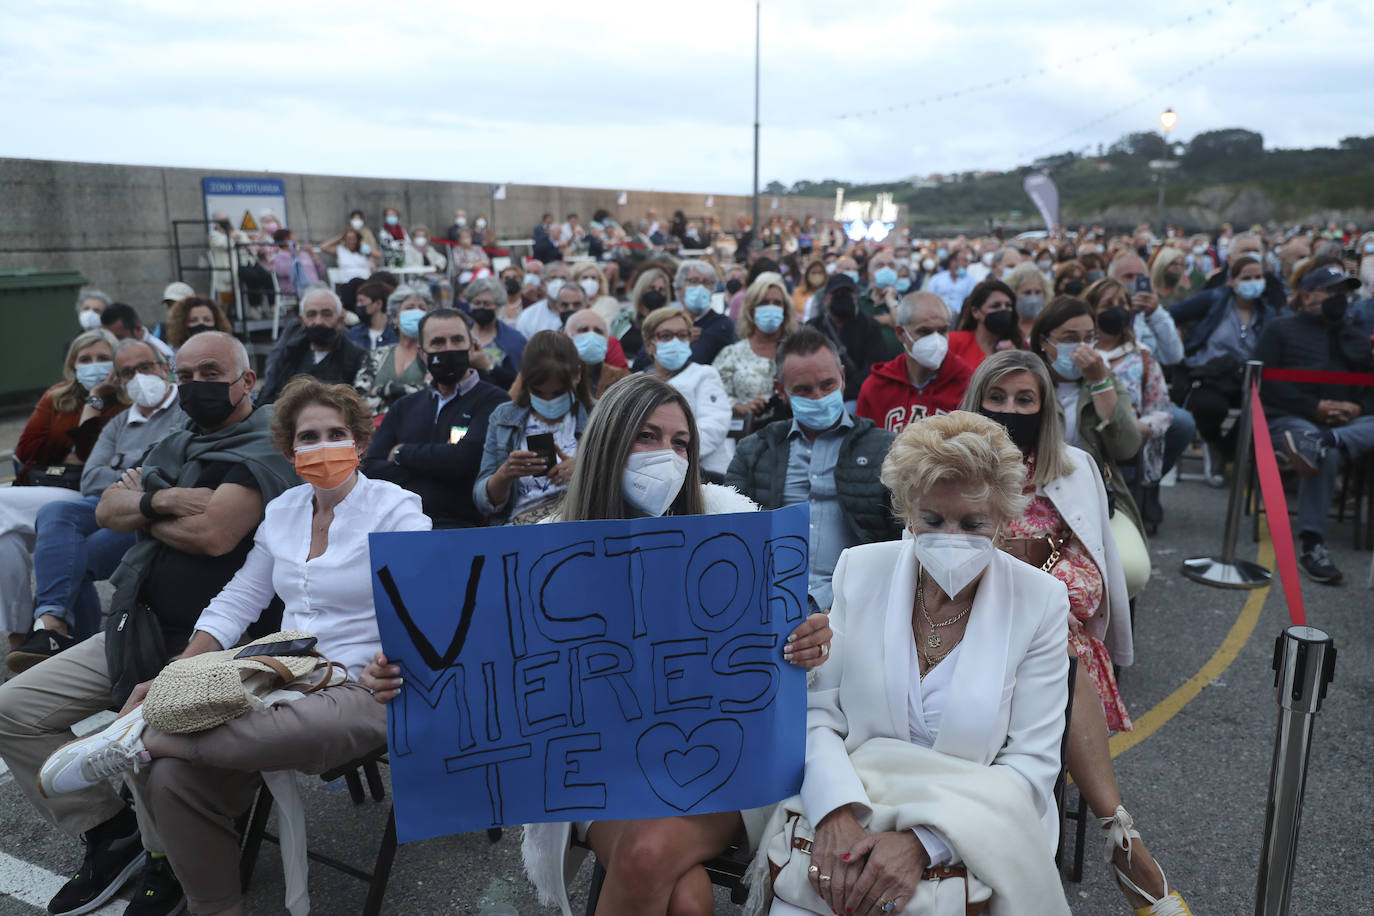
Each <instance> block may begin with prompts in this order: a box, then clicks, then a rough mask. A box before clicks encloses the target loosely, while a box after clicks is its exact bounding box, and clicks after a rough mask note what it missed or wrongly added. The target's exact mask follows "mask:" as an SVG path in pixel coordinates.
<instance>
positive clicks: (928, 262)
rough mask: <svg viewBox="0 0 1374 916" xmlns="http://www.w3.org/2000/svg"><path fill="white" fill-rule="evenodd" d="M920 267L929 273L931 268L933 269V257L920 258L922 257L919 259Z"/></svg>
mask: <svg viewBox="0 0 1374 916" xmlns="http://www.w3.org/2000/svg"><path fill="white" fill-rule="evenodd" d="M921 269H922V270H924V271H925V272H926V273H930V272H931V271H932V270H934V269H935V259H934V258H922V259H921Z"/></svg>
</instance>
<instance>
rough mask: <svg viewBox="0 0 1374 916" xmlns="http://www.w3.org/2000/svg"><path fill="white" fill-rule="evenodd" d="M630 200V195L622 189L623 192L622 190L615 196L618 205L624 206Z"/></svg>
mask: <svg viewBox="0 0 1374 916" xmlns="http://www.w3.org/2000/svg"><path fill="white" fill-rule="evenodd" d="M629 202H630V195H629V194H627V193H625V192H624V191H621V192H620V193H619V194H617V195H616V197H615V205H616V206H617V207H623V206H625V205H626V204H628V203H629Z"/></svg>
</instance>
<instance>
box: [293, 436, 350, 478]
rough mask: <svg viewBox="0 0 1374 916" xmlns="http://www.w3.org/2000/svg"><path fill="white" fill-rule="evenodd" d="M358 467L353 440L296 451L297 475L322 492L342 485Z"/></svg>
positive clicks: (311, 446) (305, 446)
mask: <svg viewBox="0 0 1374 916" xmlns="http://www.w3.org/2000/svg"><path fill="white" fill-rule="evenodd" d="M357 467H358V450H357V449H356V448H355V447H354V446H353V440H351V439H350V440H348V441H346V442H321V443H319V444H318V445H302V446H301V447H300V448H298V449H296V473H297V474H299V475H300V476H301V480H304V481H305V482H306V483H308V484H313V485H314V486H316V487H319V488H320V489H321V490H332V489H334V488H335V487H337V486H339V485H341V484H342V483H344V482H345V481H346V480H348V477H349V475H350V474H352V473H353V472H354V471H355V470H356V469H357Z"/></svg>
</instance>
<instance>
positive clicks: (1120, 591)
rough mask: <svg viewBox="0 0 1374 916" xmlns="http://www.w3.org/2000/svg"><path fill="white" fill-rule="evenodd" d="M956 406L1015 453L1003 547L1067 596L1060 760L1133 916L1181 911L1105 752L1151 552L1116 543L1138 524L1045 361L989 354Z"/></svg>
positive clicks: (1170, 915)
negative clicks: (1017, 470) (1114, 504)
mask: <svg viewBox="0 0 1374 916" xmlns="http://www.w3.org/2000/svg"><path fill="white" fill-rule="evenodd" d="M962 408H963V410H967V411H977V412H979V413H981V414H983V415H984V416H986V417H988V418H990V419H992V420H995V421H996V422H998V423H999V424H1001V425H1002V426H1003V427H1004V428H1005V429H1006V431H1007V434H1008V435H1009V436H1010V438H1011V441H1012V442H1013V443H1014V444H1015V445H1016V447H1017V448H1018V449H1019V450H1020V454H1021V459H1022V462H1023V465H1024V466H1023V467H1022V470H1021V473H1022V475H1023V476H1022V480H1023V482H1024V489H1023V495H1024V496H1025V498H1026V503H1025V508H1024V509H1023V510H1022V511H1021V512H1019V513H1018V514H1017V516H1016V517H1015V518H1013V519H1011V520H1010V521H1009V522H1008V523H1007V525H1006V527H1005V529H1004V534H1005V536H1006V540H1005V541H1004V542H1003V543H1002V544H1001V547H1002V549H1003V550H1004V551H1006V552H1007V553H1009V554H1010V555H1012V556H1015V557H1017V558H1019V559H1021V560H1024V561H1025V562H1026V563H1027V564H1029V565H1030V566H1032V567H1035V568H1037V569H1040V570H1043V571H1044V572H1047V573H1049V574H1050V575H1051V576H1053V577H1054V578H1056V579H1058V580H1059V581H1060V582H1061V583H1063V586H1064V588H1065V589H1066V590H1067V592H1068V606H1069V618H1068V626H1067V627H1066V628H1064V629H1061V630H1060V631H1059V634H1058V636H1059V639H1063V638H1064V637H1065V636H1066V635H1067V637H1068V644H1069V645H1068V648H1069V651H1070V652H1072V653H1073V654H1074V655H1075V656H1076V657H1077V659H1078V672H1077V683H1076V686H1075V688H1074V699H1073V710H1072V713H1071V714H1070V716H1069V730H1070V734H1069V742H1068V759H1067V760H1066V761H1065V764H1066V766H1067V767H1068V770H1069V774H1070V775H1071V776H1072V777H1073V780H1074V784H1075V785H1076V786H1078V789H1079V791H1080V792H1081V793H1082V795H1083V797H1084V798H1085V799H1086V800H1087V802H1088V806H1089V807H1090V808H1092V810H1093V813H1094V814H1096V815H1097V817H1098V819H1099V823H1100V824H1101V826H1102V828H1103V830H1105V831H1106V838H1105V839H1106V852H1107V858H1108V861H1109V862H1110V864H1111V867H1112V870H1113V875H1114V877H1115V878H1116V880H1117V884H1118V886H1119V887H1120V888H1121V890H1122V893H1124V894H1125V895H1126V897H1127V899H1128V900H1129V901H1130V904H1131V906H1132V908H1133V909H1134V910H1135V912H1136V913H1140V914H1146V916H1186V914H1187V913H1188V912H1189V911H1188V908H1187V905H1186V904H1185V903H1184V902H1183V898H1182V897H1181V896H1180V895H1179V893H1178V891H1176V890H1174V891H1171V890H1170V888H1169V882H1168V880H1167V879H1166V878H1165V877H1164V872H1163V870H1162V869H1160V867H1159V865H1158V864H1157V863H1156V862H1155V861H1154V859H1153V858H1152V857H1151V856H1150V853H1149V852H1148V851H1147V850H1146V849H1145V844H1144V842H1143V841H1142V840H1141V839H1140V832H1139V831H1138V830H1136V829H1135V825H1134V822H1133V821H1132V819H1131V816H1130V814H1129V813H1128V812H1127V811H1126V809H1125V808H1124V807H1123V806H1122V800H1121V790H1120V789H1119V788H1118V787H1117V784H1116V775H1115V773H1114V772H1113V771H1112V759H1111V753H1110V751H1109V750H1108V746H1107V734H1108V730H1109V729H1110V730H1111V731H1130V730H1131V718H1130V715H1129V714H1128V713H1127V711H1126V704H1125V703H1124V702H1123V701H1122V699H1121V694H1120V692H1119V691H1118V689H1117V684H1116V677H1115V673H1114V671H1113V666H1114V665H1117V666H1121V667H1126V666H1129V665H1130V664H1131V662H1132V661H1133V660H1134V652H1135V649H1134V642H1133V639H1132V636H1131V614H1130V598H1129V596H1128V592H1127V566H1128V565H1130V566H1135V565H1138V564H1139V563H1140V562H1141V561H1142V559H1143V562H1144V563H1145V564H1146V569H1147V570H1148V563H1149V556H1148V553H1145V555H1144V557H1143V558H1142V557H1140V556H1139V554H1141V553H1144V551H1145V547H1144V542H1143V541H1140V540H1139V539H1138V538H1137V539H1135V540H1134V541H1131V542H1129V543H1122V544H1118V532H1121V531H1123V530H1125V531H1128V532H1133V531H1134V530H1135V529H1134V528H1133V527H1132V526H1130V525H1129V523H1128V524H1127V525H1126V526H1125V528H1124V529H1123V528H1121V527H1120V526H1118V525H1115V524H1113V522H1112V519H1111V515H1110V507H1109V505H1108V500H1107V493H1106V489H1105V487H1104V484H1103V481H1102V476H1101V474H1100V473H1098V469H1097V463H1096V462H1095V461H1094V460H1093V458H1092V456H1090V455H1089V454H1088V453H1086V452H1084V451H1082V450H1081V449H1077V448H1074V447H1073V446H1070V445H1068V444H1067V443H1066V442H1065V439H1064V421H1063V419H1062V418H1061V416H1060V412H1059V411H1058V410H1057V409H1056V408H1055V386H1054V383H1053V381H1051V378H1050V373H1049V370H1048V369H1047V368H1046V366H1045V363H1044V361H1043V360H1042V359H1040V358H1039V357H1037V356H1036V355H1035V354H1033V353H1028V352H1026V351H1024V350H1003V351H1002V352H1000V353H994V354H993V355H992V356H990V357H988V358H987V360H985V361H984V362H983V364H982V365H981V366H979V367H978V370H977V371H976V372H975V373H974V374H973V379H972V380H971V381H970V382H969V387H968V391H967V392H966V393H965V395H964V403H963V405H962ZM927 422H929V421H928V420H927V421H923V422H922V423H921V424H918V425H924V424H925V423H927ZM1147 574H1148V573H1147ZM1061 645H1062V643H1061Z"/></svg>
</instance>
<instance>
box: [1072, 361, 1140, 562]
mask: <svg viewBox="0 0 1374 916" xmlns="http://www.w3.org/2000/svg"><path fill="white" fill-rule="evenodd" d="M1112 384H1113V385H1114V386H1115V388H1116V411H1115V412H1114V413H1113V414H1112V417H1111V419H1110V420H1103V419H1101V418H1100V417H1098V415H1097V408H1096V407H1094V406H1093V396H1092V392H1090V391H1088V383H1087V381H1086V380H1085V381H1081V382H1079V385H1078V441H1079V444H1080V445H1081V446H1082V447H1083V451H1085V452H1087V453H1088V454H1089V455H1091V456H1092V457H1093V460H1094V461H1096V462H1097V466H1098V467H1099V468H1101V469H1102V479H1103V480H1104V481H1106V482H1107V484H1108V485H1109V486H1110V487H1111V488H1112V490H1113V491H1115V493H1116V505H1117V508H1119V509H1121V510H1122V511H1123V512H1125V513H1126V514H1127V515H1128V516H1130V519H1131V521H1133V522H1135V526H1136V527H1137V528H1139V529H1140V536H1141V537H1144V536H1145V524H1144V522H1143V521H1142V520H1141V517H1140V510H1139V509H1138V508H1137V507H1136V504H1135V500H1134V499H1132V498H1131V491H1130V488H1129V487H1127V486H1126V481H1125V480H1124V479H1123V478H1122V476H1121V467H1120V466H1121V465H1123V464H1130V463H1131V462H1133V461H1135V458H1136V455H1137V454H1139V452H1140V449H1141V447H1142V446H1143V445H1144V440H1143V439H1142V438H1141V436H1140V428H1139V427H1137V426H1136V425H1135V410H1134V409H1133V408H1132V407H1131V393H1130V392H1129V391H1127V390H1126V386H1125V385H1123V384H1122V383H1121V380H1120V379H1118V378H1116V377H1115V376H1113V377H1112Z"/></svg>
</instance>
